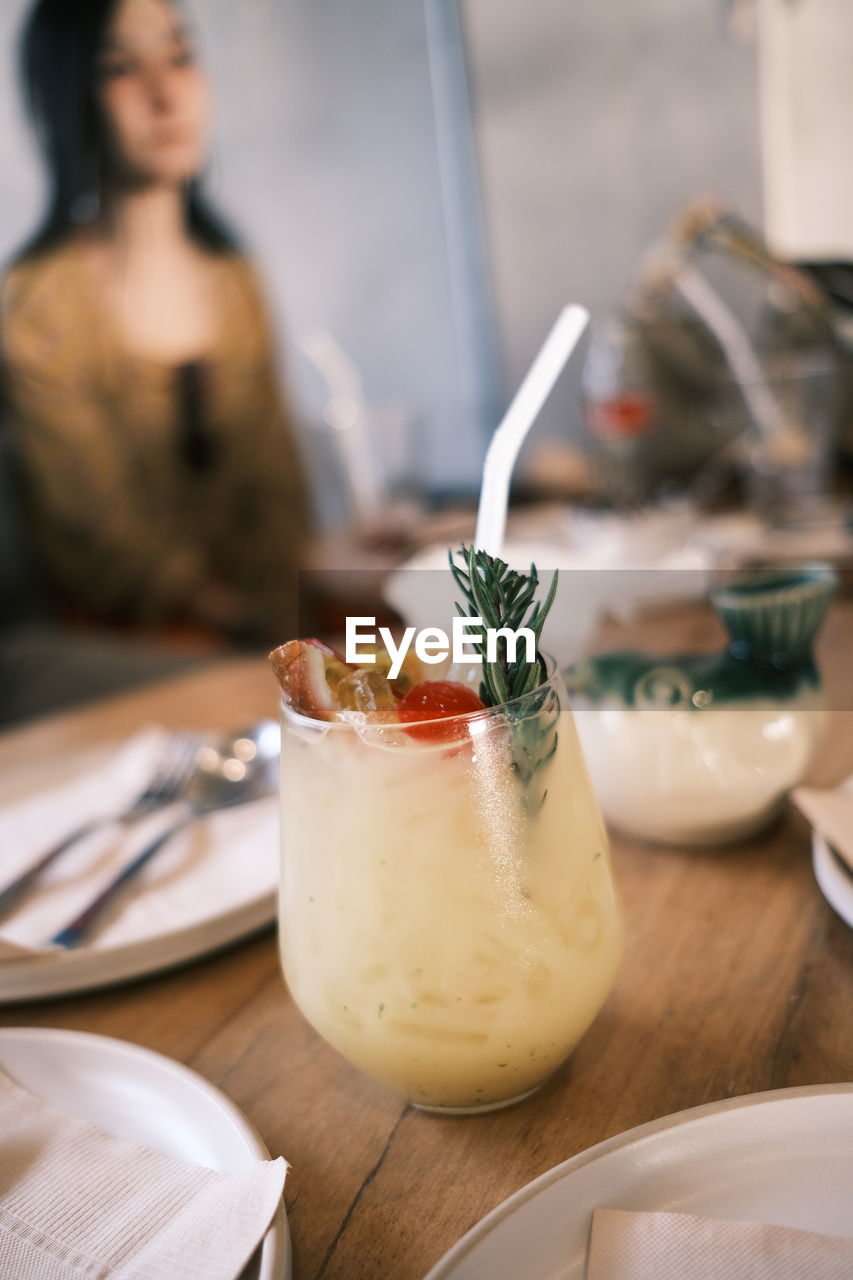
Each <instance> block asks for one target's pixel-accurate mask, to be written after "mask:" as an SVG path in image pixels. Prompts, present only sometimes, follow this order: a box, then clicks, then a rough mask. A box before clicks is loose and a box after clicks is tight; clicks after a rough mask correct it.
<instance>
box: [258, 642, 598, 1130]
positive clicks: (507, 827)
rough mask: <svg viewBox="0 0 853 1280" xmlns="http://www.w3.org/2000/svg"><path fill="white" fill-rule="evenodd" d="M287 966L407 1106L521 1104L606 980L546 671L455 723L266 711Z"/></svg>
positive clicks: (566, 1049) (310, 1010)
mask: <svg viewBox="0 0 853 1280" xmlns="http://www.w3.org/2000/svg"><path fill="white" fill-rule="evenodd" d="M281 799H282V838H283V859H284V865H283V875H282V889H281V915H280V926H281V927H280V937H281V954H282V964H283V968H284V974H285V978H286V980H287V983H288V986H289V988H290V991H291V993H292V995H293V998H294V1000H295V1001H296V1003H297V1005H298V1006H299V1008H300V1009H301V1010H302V1012H303V1014H304V1015H305V1017H306V1018H307V1019H308V1021H309V1022H310V1023H311V1024H312V1025H313V1027H314V1028H315V1029H316V1030H317V1031H318V1032H319V1033H320V1035H321V1036H323V1037H324V1038H325V1039H326V1040H327V1041H328V1042H329V1043H330V1044H331V1045H333V1046H334V1048H336V1049H337V1050H338V1051H339V1052H340V1053H342V1054H343V1055H344V1056H345V1057H346V1058H348V1059H349V1060H350V1061H351V1062H352V1063H354V1064H355V1065H356V1066H357V1067H359V1068H361V1069H362V1070H363V1071H365V1072H367V1073H368V1074H369V1075H371V1076H373V1077H374V1078H375V1079H377V1080H381V1081H383V1082H384V1083H385V1084H387V1085H389V1086H390V1087H391V1088H392V1089H394V1090H396V1091H397V1092H398V1093H401V1094H402V1095H403V1096H404V1097H405V1098H407V1099H408V1100H409V1101H410V1102H412V1103H413V1104H415V1105H416V1106H418V1107H423V1108H426V1109H428V1110H434V1111H442V1112H459V1113H467V1112H476V1111H484V1110H489V1109H492V1108H496V1107H501V1106H506V1105H508V1104H509V1103H512V1102H515V1101H518V1100H520V1099H521V1098H524V1097H526V1096H527V1095H528V1094H529V1093H531V1092H532V1091H533V1090H534V1089H536V1088H537V1087H538V1086H539V1085H540V1084H541V1083H542V1082H543V1081H544V1080H545V1079H546V1078H547V1077H548V1076H549V1075H550V1074H551V1073H552V1072H553V1071H554V1070H555V1068H556V1067H558V1066H559V1065H560V1063H562V1062H563V1061H564V1059H565V1058H566V1057H567V1056H568V1054H569V1053H570V1052H571V1050H572V1049H573V1048H574V1046H575V1045H576V1044H577V1042H578V1040H579V1039H580V1037H581V1036H582V1035H583V1033H584V1032H585V1031H586V1029H587V1028H588V1026H589V1025H590V1023H591V1022H592V1020H593V1018H594V1017H595V1015H596V1014H597V1013H598V1011H599V1009H600V1008H601V1006H602V1004H603V1003H604V1000H605V999H606V997H607V995H608V993H609V991H610V989H611V986H612V985H613V981H614V977H615V974H616V969H617V967H618V963H619V960H620V957H621V953H622V946H623V926H622V918H621V912H620V908H619V904H618V901H617V897H616V893H615V889H614V884H613V878H612V872H611V866H610V855H609V849H608V844H607V837H606V834H605V830H604V826H603V823H602V820H601V817H600V814H599V810H598V805H597V803H596V800H595V796H594V794H593V792H592V788H591V786H590V783H589V779H588V776H587V771H586V766H585V764H584V760H583V757H582V754H581V749H580V745H579V743H578V738H577V734H576V732H575V726H574V722H573V719H572V715H571V711H570V710H569V706H568V699H567V695H566V691H565V685H564V683H563V679H562V676H561V675H560V673H559V671H557V670H556V668H555V666H554V664H553V663H549V677H548V680H547V682H546V683H545V684H543V685H542V686H540V688H539V689H537V690H535V691H534V692H533V693H530V694H526V695H524V696H523V697H521V698H518V699H516V700H515V701H512V702H508V703H506V704H504V705H503V706H499V707H492V708H489V709H487V710H484V711H480V712H475V713H472V714H470V715H465V716H457V717H453V718H451V719H445V720H438V721H437V720H432V721H424V722H420V723H417V724H405V725H404V724H397V723H394V724H376V723H369V722H368V721H366V720H364V719H363V718H360V717H359V716H358V715H357V713H356V714H353V715H351V722H350V723H340V722H331V723H330V722H320V721H316V720H312V719H309V718H308V717H306V716H303V715H300V714H298V713H296V712H294V711H293V710H292V709H291V708H290V707H288V706H287V705H286V704H283V732H282V773H281Z"/></svg>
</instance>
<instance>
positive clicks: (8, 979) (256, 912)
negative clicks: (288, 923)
mask: <svg viewBox="0 0 853 1280" xmlns="http://www.w3.org/2000/svg"><path fill="white" fill-rule="evenodd" d="M276 910H277V903H276V895H275V893H265V894H264V895H263V896H262V897H258V898H256V899H255V900H254V901H253V902H251V903H249V904H247V905H244V906H243V907H240V908H238V909H236V910H232V911H225V912H221V913H220V914H217V915H213V916H210V917H209V918H208V919H207V920H204V921H202V922H201V923H199V924H195V925H192V926H190V927H189V928H185V929H176V930H174V931H173V932H171V933H158V934H157V935H156V936H154V937H151V938H145V939H143V940H141V941H139V942H133V943H128V944H127V945H126V946H123V947H111V948H110V950H109V951H93V950H88V949H87V948H86V947H80V948H79V949H77V950H73V951H47V952H45V953H44V954H42V955H36V956H25V957H24V958H22V959H21V960H4V961H3V963H2V965H0V1005H2V1004H20V1003H22V1002H25V1001H30V1000H47V999H50V998H51V997H52V996H65V995H71V994H73V993H74V992H75V991H91V990H94V989H95V988H97V987H110V986H113V985H114V984H115V983H117V982H127V981H130V980H131V979H132V978H141V977H144V976H146V975H148V974H153V973H160V972H161V971H162V970H164V969H172V968H174V967H175V966H176V965H180V964H185V963H186V962H187V961H189V960H195V959H198V958H199V957H200V956H204V955H208V954H209V953H211V952H213V951H218V950H220V949H221V948H222V947H227V946H229V945H230V944H231V943H233V942H237V941H239V940H241V939H244V938H248V937H249V936H250V935H251V934H253V933H257V932H258V930H259V929H263V928H264V927H265V926H266V925H269V924H272V922H273V921H274V920H275V918H276Z"/></svg>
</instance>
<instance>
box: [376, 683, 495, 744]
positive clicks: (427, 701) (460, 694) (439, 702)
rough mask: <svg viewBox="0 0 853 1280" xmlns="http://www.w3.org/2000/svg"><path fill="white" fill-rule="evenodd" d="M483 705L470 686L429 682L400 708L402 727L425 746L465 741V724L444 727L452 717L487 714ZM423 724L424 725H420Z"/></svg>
mask: <svg viewBox="0 0 853 1280" xmlns="http://www.w3.org/2000/svg"><path fill="white" fill-rule="evenodd" d="M485 709H486V706H485V703H484V702H481V700H480V699H479V698H478V697H477V695H476V693H475V692H474V690H473V689H469V687H468V685H467V684H459V683H458V682H457V681H456V680H427V681H425V682H424V683H423V684H416V685H415V686H414V687H413V688H412V689H410V690H409V692H408V693H407V694H405V696H404V697H402V698H401V699H400V701H399V703H398V704H397V715H398V716H399V719H400V721H401V723H403V724H406V725H409V726H410V727H409V728H408V729H407V730H406V732H407V733H410V734H411V736H412V737H413V738H420V739H423V741H425V742H451V741H452V740H453V739H454V738H464V737H465V734H466V729H465V725H464V724H444V723H443V721H445V720H447V718H448V717H449V716H467V715H471V713H472V712H475V711H485ZM421 722H423V723H421Z"/></svg>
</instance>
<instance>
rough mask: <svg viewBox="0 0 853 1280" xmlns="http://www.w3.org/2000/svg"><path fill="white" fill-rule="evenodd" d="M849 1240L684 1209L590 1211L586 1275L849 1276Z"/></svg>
mask: <svg viewBox="0 0 853 1280" xmlns="http://www.w3.org/2000/svg"><path fill="white" fill-rule="evenodd" d="M851 1276H853V1240H846V1239H841V1238H840V1237H838V1236H824V1235H819V1234H818V1233H817V1232H816V1231H799V1230H796V1229H794V1228H793V1227H770V1226H764V1225H762V1224H761V1223H758V1222H723V1221H721V1220H719V1219H716V1218H698V1217H695V1216H694V1215H693V1214H690V1213H633V1212H629V1211H627V1210H622V1209H596V1211H595V1213H594V1214H593V1217H592V1236H591V1239H590V1246H589V1255H588V1258H587V1266H586V1280H850V1277H851Z"/></svg>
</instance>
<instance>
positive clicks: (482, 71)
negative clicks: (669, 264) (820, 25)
mask: <svg viewBox="0 0 853 1280" xmlns="http://www.w3.org/2000/svg"><path fill="white" fill-rule="evenodd" d="M26 8H27V5H26V3H25V2H24V0H4V3H3V5H2V6H0V62H1V63H2V68H3V74H2V76H0V255H3V256H4V257H5V255H7V254H8V253H9V252H10V251H11V250H12V249H13V247H14V246H15V245H16V244H17V243H18V242H19V241H20V240H21V238H22V236H23V235H24V233H25V232H26V230H27V229H28V228H29V227H30V226H31V225H32V222H33V220H34V218H35V215H36V210H37V208H38V203H39V190H40V187H39V177H38V169H37V166H36V164H35V161H34V159H33V156H32V152H31V147H30V141H29V138H28V137H27V135H26V133H25V129H24V126H23V123H22V120H21V116H20V111H19V108H18V105H17V98H16V92H15V85H14V79H13V73H12V65H13V58H14V45H15V40H16V35H17V30H18V27H19V25H20V21H21V17H22V15H23V13H24V12H25V10H26ZM722 12H723V5H722V3H721V0H694V2H693V3H690V4H685V3H684V0H645V2H644V3H643V4H636V3H635V2H634V0H608V3H607V4H602V5H588V4H582V3H580V0H526V3H525V4H524V5H521V4H518V3H517V0H461V3H460V6H459V8H457V6H456V3H455V0H370V3H369V4H367V3H361V4H353V3H352V0H240V3H239V4H236V3H234V0H196V3H195V6H194V13H195V16H196V18H197V19H198V22H199V24H200V26H201V28H202V33H203V44H204V49H205V53H206V56H207V58H208V61H209V63H210V65H211V67H212V70H213V73H214V77H215V82H216V87H217V95H218V130H217V146H216V155H215V159H214V163H213V171H212V175H211V177H212V187H213V191H214V193H215V194H216V195H217V196H218V198H219V199H220V200H221V202H222V204H223V205H224V207H225V209H226V210H227V211H228V212H229V213H230V214H231V215H232V217H233V219H234V221H235V223H236V225H237V227H238V228H239V230H241V231H242V232H243V233H244V235H245V237H246V240H247V241H248V243H249V244H250V245H251V246H252V247H253V249H254V250H255V251H256V253H257V255H258V256H259V258H260V259H261V261H262V263H263V265H264V267H265V268H266V272H267V282H268V287H269V290H270V293H271V296H272V300H273V302H274V304H275V307H276V310H277V312H278V314H279V316H280V319H281V322H282V332H283V334H284V340H283V344H284V345H283V349H284V352H285V354H286V364H287V368H288V372H289V375H290V377H291V380H292V381H293V382H294V384H295V386H296V389H297V395H298V399H299V403H300V405H301V407H302V409H303V412H304V416H305V418H306V419H307V420H309V421H315V420H316V419H317V417H318V416H319V414H320V411H321V408H322V403H323V392H322V384H321V382H320V380H319V379H318V378H317V376H316V375H315V374H314V373H313V371H312V369H311V367H310V365H309V363H308V362H307V361H306V360H305V359H304V358H303V357H302V356H300V355H299V354H298V350H299V346H300V344H301V343H302V342H303V341H304V340H305V339H306V337H308V336H309V335H310V334H311V333H312V332H314V331H316V329H317V328H318V327H320V328H324V329H327V330H329V331H331V332H332V333H333V334H334V335H335V336H336V338H337V339H338V340H339V342H340V343H341V344H342V346H343V347H344V348H345V349H346V350H347V351H348V352H349V353H350V354H351V356H352V357H353V358H354V360H355V361H356V363H357V365H358V366H359V368H360V370H361V373H362V375H363V379H364V383H365V388H366V394H367V396H368V399H369V400H370V401H371V402H372V403H374V404H379V403H382V402H388V401H394V402H397V403H399V404H401V405H402V406H404V407H405V408H406V409H407V410H408V411H410V413H411V415H412V418H413V421H414V422H415V425H416V430H417V434H418V436H419V438H420V441H421V445H422V449H421V456H420V460H419V464H418V465H419V468H420V471H421V474H422V475H423V476H424V477H425V480H426V484H427V486H428V488H430V489H432V490H439V489H448V490H453V489H465V488H466V487H468V488H470V487H471V486H472V485H473V484H474V483H475V482H476V478H477V476H478V472H479V466H480V462H481V459H482V455H483V451H484V449H485V445H486V441H487V438H488V432H489V430H490V428H491V426H492V425H493V424H494V422H495V421H496V420H497V418H498V417H499V415H500V412H501V410H502V409H503V407H504V406H505V404H506V403H507V400H508V397H509V395H510V394H511V392H512V390H513V389H514V388H515V386H516V385H517V383H518V381H519V379H520V377H521V376H522V374H523V372H524V370H525V368H526V367H527V364H528V362H529V360H530V358H531V357H532V355H533V354H534V352H535V350H536V349H537V347H538V345H539V343H540V341H541V340H542V338H543V336H544V334H545V332H546V331H547V328H548V326H549V324H550V323H551V320H552V319H553V316H554V315H555V313H556V311H557V310H558V308H559V307H560V306H561V304H562V303H563V302H565V301H566V300H569V299H573V300H577V301H581V302H584V303H585V304H586V305H588V306H589V307H590V308H591V310H592V311H593V314H594V316H601V315H602V314H604V313H605V312H606V311H607V310H608V309H610V308H612V307H613V306H614V305H616V304H617V303H618V301H619V298H620V295H621V293H622V291H623V289H624V287H625V285H626V283H627V281H628V279H629V277H630V274H631V270H632V268H633V266H634V265H635V263H636V261H637V259H638V256H639V255H640V253H641V252H642V250H643V249H644V248H645V246H646V245H647V243H648V242H649V240H650V239H651V238H652V237H653V236H655V235H656V234H657V233H658V232H659V231H660V230H661V228H662V226H663V225H664V224H665V222H666V221H667V219H668V218H669V217H670V215H671V214H672V213H673V212H674V211H675V210H676V209H677V208H678V207H679V206H680V205H681V204H683V203H684V202H685V201H686V200H687V199H688V198H689V197H691V196H693V195H696V194H698V193H702V192H711V193H714V194H716V195H718V196H719V197H721V198H722V199H723V200H725V201H727V202H729V203H731V204H732V205H733V206H734V207H736V208H738V209H739V210H740V211H741V212H743V213H744V214H746V215H747V216H748V217H751V218H755V217H757V215H758V213H759V186H760V183H759V178H760V174H759V153H758V120H757V85H756V73H755V53H754V48H753V47H751V46H750V45H744V44H739V43H737V42H736V41H734V40H733V39H732V38H731V37H729V36H727V35H726V33H725V31H724V29H723V23H722V17H721V15H722ZM460 26H461V28H463V29H464V33H465V40H466V46H467V47H466V55H467V62H468V68H469V88H470V96H471V102H472V108H473V125H474V131H475V136H476V159H474V153H473V149H471V148H469V146H468V132H467V131H468V128H469V120H468V113H467V110H466V105H465V100H466V86H465V83H464V80H463V78H462V64H461V61H460V58H459V54H460V48H459V42H458V34H459V29H460ZM478 175H479V177H480V178H481V180H482V201H483V209H484V224H485V235H484V238H483V239H482V241H481V239H480V235H479V232H480V227H479V222H478V210H477V202H476V179H477V177H478ZM483 245H484V246H485V255H486V262H487V266H488V274H487V273H486V272H485V270H484V269H483V258H482V257H481V249H482V247H483ZM490 295H491V296H493V298H494V302H495V311H494V313H492V311H491V309H490V306H489V297H490ZM577 380H578V371H577V369H575V370H573V371H571V372H570V374H569V375H568V376H567V377H566V378H565V379H564V380H563V383H562V384H561V386H560V388H558V393H557V394H556V396H555V398H554V401H553V402H552V404H551V405H550V406H549V409H548V411H547V414H546V417H545V421H544V424H543V427H542V430H546V431H549V432H551V433H556V434H569V435H570V434H572V433H576V432H577V430H578V426H577V411H576V405H577V385H578V381H577Z"/></svg>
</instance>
